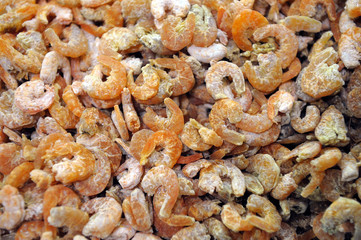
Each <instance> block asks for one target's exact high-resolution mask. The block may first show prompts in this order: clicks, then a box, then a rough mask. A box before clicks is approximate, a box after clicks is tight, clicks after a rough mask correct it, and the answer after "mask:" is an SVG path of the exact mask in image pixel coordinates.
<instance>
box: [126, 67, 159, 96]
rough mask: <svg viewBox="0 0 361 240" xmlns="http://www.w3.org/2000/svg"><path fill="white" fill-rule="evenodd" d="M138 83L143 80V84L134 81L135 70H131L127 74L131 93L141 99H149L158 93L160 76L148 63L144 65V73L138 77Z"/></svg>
mask: <svg viewBox="0 0 361 240" xmlns="http://www.w3.org/2000/svg"><path fill="white" fill-rule="evenodd" d="M137 80H138V81H137V83H138V82H140V81H141V80H143V83H142V85H140V86H139V85H137V84H136V83H134V79H133V71H129V73H128V76H127V82H128V83H127V87H128V88H129V91H130V93H131V94H132V95H133V96H134V97H135V98H136V99H139V100H148V99H150V98H152V97H154V96H155V95H157V92H158V88H159V83H160V77H159V75H158V73H157V71H156V70H155V69H154V68H153V67H152V65H150V64H148V65H146V66H145V67H142V74H141V75H140V76H139V77H138V78H137Z"/></svg>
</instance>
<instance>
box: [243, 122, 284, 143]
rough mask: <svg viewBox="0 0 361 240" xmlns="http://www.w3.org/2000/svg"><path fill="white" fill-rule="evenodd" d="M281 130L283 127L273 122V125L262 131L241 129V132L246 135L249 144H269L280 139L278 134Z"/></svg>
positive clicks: (245, 138) (245, 140)
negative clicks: (254, 131)
mask: <svg viewBox="0 0 361 240" xmlns="http://www.w3.org/2000/svg"><path fill="white" fill-rule="evenodd" d="M280 132H281V129H280V127H279V126H278V125H276V124H273V125H272V127H271V128H270V129H268V130H266V131H264V132H262V133H253V132H248V131H244V130H241V131H240V133H239V134H242V136H243V137H244V142H245V143H246V144H248V145H249V146H258V147H260V146H267V145H268V144H271V143H273V142H275V141H276V140H277V139H278V136H279V134H280Z"/></svg>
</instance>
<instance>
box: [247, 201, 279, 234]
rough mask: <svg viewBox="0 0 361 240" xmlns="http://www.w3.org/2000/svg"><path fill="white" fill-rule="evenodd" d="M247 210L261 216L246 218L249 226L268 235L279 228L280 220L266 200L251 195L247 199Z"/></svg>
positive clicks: (275, 210) (276, 212) (273, 207)
mask: <svg viewBox="0 0 361 240" xmlns="http://www.w3.org/2000/svg"><path fill="white" fill-rule="evenodd" d="M247 209H248V210H249V211H251V212H255V213H258V214H259V215H261V216H262V217H259V216H256V215H250V216H247V220H248V222H249V223H250V224H251V225H253V226H255V227H257V228H260V229H262V230H263V231H266V232H269V233H272V232H277V231H278V230H279V229H280V228H281V222H282V218H281V216H280V214H279V213H278V211H277V208H276V207H275V206H274V205H273V204H272V203H271V202H270V201H269V200H268V199H267V198H265V197H261V196H258V195H255V194H252V195H251V196H249V197H248V199H247Z"/></svg>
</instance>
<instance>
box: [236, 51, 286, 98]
mask: <svg viewBox="0 0 361 240" xmlns="http://www.w3.org/2000/svg"><path fill="white" fill-rule="evenodd" d="M257 60H258V62H259V66H253V65H252V62H251V61H246V62H245V63H244V65H243V69H244V73H245V75H246V76H247V78H248V81H249V83H250V84H251V85H252V86H253V87H254V88H256V89H257V90H259V91H261V92H266V93H268V92H272V91H274V90H275V89H276V88H277V87H278V86H279V85H280V84H281V83H282V67H281V58H279V57H278V56H277V55H276V54H275V53H273V52H270V53H267V54H259V55H258V56H257ZM292 60H293V59H292ZM287 66H288V65H287ZM270 69H272V70H271V71H270Z"/></svg>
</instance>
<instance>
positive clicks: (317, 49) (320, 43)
mask: <svg viewBox="0 0 361 240" xmlns="http://www.w3.org/2000/svg"><path fill="white" fill-rule="evenodd" d="M332 36H333V34H332V32H331V31H327V32H324V33H323V34H322V35H321V37H320V38H319V39H318V40H317V41H316V42H315V43H314V44H313V46H312V49H311V53H310V54H309V55H308V60H309V61H310V62H311V61H312V59H313V57H315V56H316V55H318V54H319V53H321V52H322V51H323V50H325V49H326V48H327V47H328V46H329V45H328V44H329V41H330V40H331V38H332ZM327 55H330V53H328V54H327ZM327 55H326V57H330V56H327ZM332 57H333V56H332ZM333 58H334V57H333ZM321 60H323V59H321ZM318 61H319V60H318ZM335 62H336V61H335Z"/></svg>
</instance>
